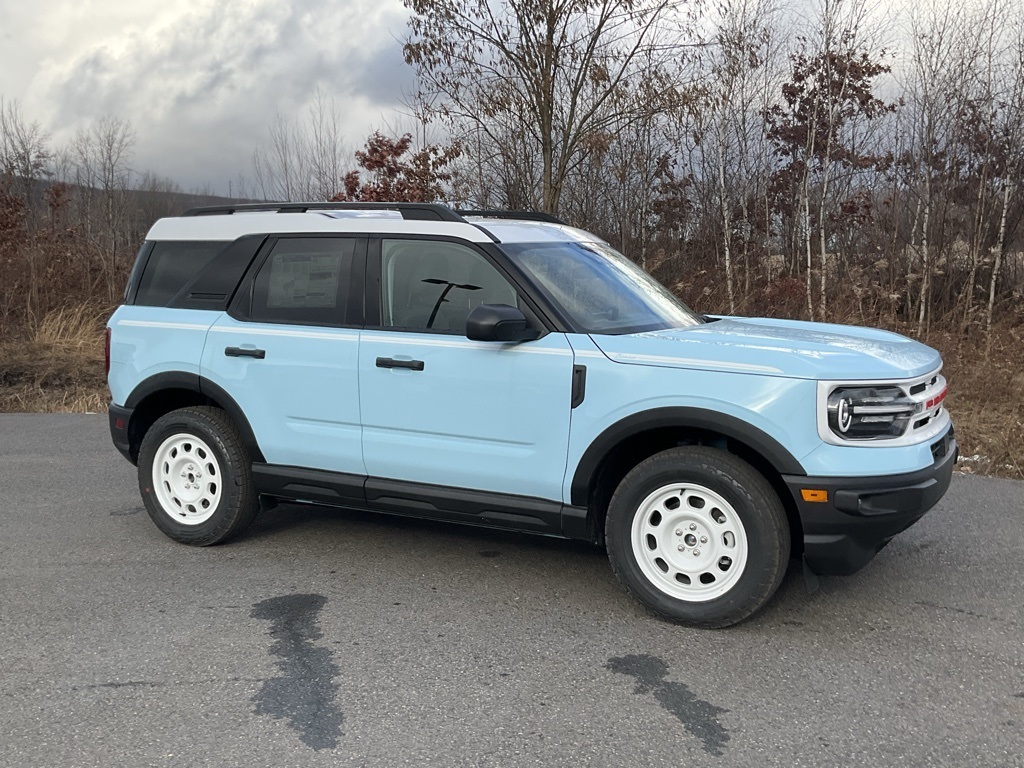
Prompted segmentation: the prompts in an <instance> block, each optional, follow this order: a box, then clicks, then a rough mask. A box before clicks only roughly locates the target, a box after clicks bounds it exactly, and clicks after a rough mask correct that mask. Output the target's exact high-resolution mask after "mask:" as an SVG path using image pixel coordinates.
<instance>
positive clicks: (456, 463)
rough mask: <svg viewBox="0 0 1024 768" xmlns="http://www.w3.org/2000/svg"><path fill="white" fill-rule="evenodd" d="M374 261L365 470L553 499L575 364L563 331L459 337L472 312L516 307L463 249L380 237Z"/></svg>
mask: <svg viewBox="0 0 1024 768" xmlns="http://www.w3.org/2000/svg"><path fill="white" fill-rule="evenodd" d="M372 250H373V249H372V248H371V252H372ZM371 258H372V255H371ZM379 258H380V262H379V271H380V285H379V291H380V315H381V317H380V326H379V327H378V328H368V329H367V330H365V331H364V332H363V335H362V340H361V342H360V347H359V387H360V403H361V405H362V421H363V458H364V461H365V464H366V470H367V473H368V474H369V475H370V476H371V477H378V478H390V479H394V480H402V481H410V482H413V483H421V484H427V485H440V486H449V487H454V488H465V489H472V490H474V491H492V492H495V493H502V494H514V495H519V496H531V497H537V498H541V499H548V500H552V501H561V498H562V480H563V477H564V475H565V464H566V450H567V446H568V437H569V414H570V405H571V389H572V369H573V352H572V348H571V347H570V346H569V343H568V341H567V339H566V337H565V335H564V334H560V333H548V334H547V335H545V336H544V337H543V338H541V339H538V340H536V341H528V342H523V343H519V344H510V343H499V342H478V341H470V340H469V339H467V338H466V336H465V327H466V317H467V315H468V314H469V312H470V310H471V309H473V308H474V307H476V306H478V305H480V304H509V305H512V306H517V305H518V306H520V307H522V306H523V303H522V301H521V299H520V297H519V296H518V294H517V291H516V289H515V287H514V286H513V285H512V284H511V283H510V282H509V280H508V279H507V278H506V277H505V276H504V275H503V274H502V273H501V272H500V271H499V270H498V269H496V268H495V266H494V265H492V263H491V262H490V261H489V260H488V259H487V258H486V257H485V255H484V254H483V253H482V252H480V251H478V250H476V249H474V248H472V247H470V246H469V245H466V244H461V243H454V242H450V241H440V240H426V239H416V240H411V239H392V240H388V239H385V240H383V241H382V243H381V246H380V253H379ZM371 290H375V291H376V290H378V288H377V286H376V285H373V287H372V289H371Z"/></svg>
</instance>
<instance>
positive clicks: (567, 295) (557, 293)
mask: <svg viewBox="0 0 1024 768" xmlns="http://www.w3.org/2000/svg"><path fill="white" fill-rule="evenodd" d="M501 247H502V249H503V250H504V251H505V252H506V253H507V254H508V255H509V257H510V258H511V259H512V261H514V262H515V263H516V264H518V265H519V266H520V267H521V268H522V269H523V271H524V272H526V273H527V274H528V275H529V276H530V277H531V278H532V279H533V281H534V283H536V285H537V286H538V287H539V288H540V289H541V290H542V291H543V292H544V293H545V294H546V295H547V298H548V299H549V300H550V301H552V302H554V303H555V304H556V305H557V306H558V307H559V308H560V309H561V310H562V311H563V312H564V313H565V314H566V315H567V316H568V317H569V319H571V320H572V321H573V324H574V325H575V326H576V327H577V328H578V329H579V330H580V331H581V332H583V333H596V334H625V333H640V332H642V331H660V330H664V329H666V328H686V327H689V326H693V325H699V324H701V323H702V322H704V321H703V320H702V319H701V318H700V317H699V316H697V315H696V314H694V313H693V312H692V311H691V310H690V309H689V308H688V307H687V306H686V305H685V304H683V303H682V302H681V301H680V300H679V299H677V298H676V297H675V296H673V295H672V294H671V293H670V292H669V291H668V289H667V288H665V286H663V285H662V284H661V283H659V282H658V281H657V280H655V279H654V278H653V277H651V276H650V275H649V274H647V273H646V272H645V271H644V270H643V269H641V268H640V267H638V266H637V265H636V264H634V263H633V262H632V261H630V260H629V259H627V258H626V257H625V256H623V255H622V254H621V253H619V252H618V251H616V250H615V249H614V248H612V247H611V246H610V245H607V244H605V243H579V242H562V243H551V242H546V243H502V246H501Z"/></svg>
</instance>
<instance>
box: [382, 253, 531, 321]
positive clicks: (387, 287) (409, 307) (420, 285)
mask: <svg viewBox="0 0 1024 768" xmlns="http://www.w3.org/2000/svg"><path fill="white" fill-rule="evenodd" d="M481 304H508V305H510V306H513V307H515V306H518V304H517V297H516V292H515V289H514V288H513V287H512V286H511V285H510V284H509V282H508V281H507V280H506V279H505V278H504V277H503V276H502V274H501V273H500V272H498V270H497V269H495V268H494V267H493V266H491V265H490V263H489V262H488V261H487V260H486V259H485V258H484V257H483V256H481V255H480V254H479V253H477V252H476V251H474V250H473V249H471V248H468V247H466V246H463V245H459V244H457V243H448V242H443V241H435V240H385V241H384V242H383V243H382V246H381V314H382V321H383V325H384V327H385V328H402V329H408V330H417V331H440V332H444V333H458V334H464V333H465V332H466V318H467V317H468V316H469V313H470V312H471V311H472V310H473V309H474V308H476V307H478V306H480V305H481Z"/></svg>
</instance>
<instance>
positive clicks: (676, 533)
mask: <svg viewBox="0 0 1024 768" xmlns="http://www.w3.org/2000/svg"><path fill="white" fill-rule="evenodd" d="M605 536H606V539H607V544H608V557H609V559H610V560H611V564H612V569H613V570H614V571H615V574H616V576H618V578H619V580H620V581H621V582H622V583H623V584H624V585H625V587H626V589H627V590H628V591H629V592H630V594H632V595H633V596H634V597H636V598H637V599H638V600H639V601H640V602H641V603H643V604H644V605H646V606H647V607H648V608H650V609H651V610H652V611H654V612H655V613H657V614H658V615H660V616H662V617H664V618H667V619H670V620H672V621H676V622H679V623H681V624H688V625H691V626H698V627H707V628H710V627H726V626H729V625H731V624H736V623H737V622H740V621H742V620H743V619H745V618H747V617H748V616H750V615H751V614H753V613H754V612H755V611H757V610H758V609H759V608H760V607H761V606H762V605H764V604H765V603H766V602H767V601H768V599H769V598H770V597H771V596H772V595H773V594H774V593H775V590H776V589H778V586H779V584H780V582H781V581H782V577H783V575H784V574H785V571H786V564H787V561H788V559H789V551H790V535H789V525H788V523H787V521H786V513H785V510H783V508H782V503H781V502H780V501H779V498H778V495H777V494H776V493H775V491H774V490H773V489H772V487H771V485H769V483H768V481H767V480H765V478H764V477H763V476H762V475H761V474H760V473H758V472H757V471H756V470H754V468H753V467H751V466H750V465H749V464H747V463H746V462H744V461H742V460H741V459H739V458H737V457H736V456H734V455H732V454H729V453H726V452H725V451H722V450H717V449H714V448H707V447H704V446H685V447H679V448H672V449H670V450H667V451H663V452H661V453H658V454H656V455H654V456H652V457H650V458H649V459H647V460H645V461H643V462H641V463H640V464H638V465H637V466H636V467H634V468H633V470H632V471H630V473H629V474H627V475H626V477H625V478H624V479H623V480H622V482H621V483H620V484H619V487H618V488H617V489H616V491H615V493H614V495H613V496H612V500H611V503H610V504H609V507H608V516H607V518H606V521H605Z"/></svg>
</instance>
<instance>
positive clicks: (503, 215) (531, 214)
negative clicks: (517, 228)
mask: <svg viewBox="0 0 1024 768" xmlns="http://www.w3.org/2000/svg"><path fill="white" fill-rule="evenodd" d="M455 213H457V214H458V215H459V216H486V217H487V218H490V219H522V220H524V221H543V222H546V223H548V224H565V225H568V222H567V221H564V220H562V219H560V218H558V217H557V216H552V215H551V214H550V213H540V212H538V211H489V210H479V211H465V210H462V209H461V208H456V209H455Z"/></svg>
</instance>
